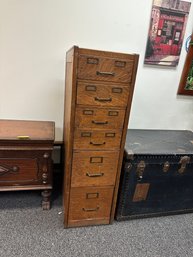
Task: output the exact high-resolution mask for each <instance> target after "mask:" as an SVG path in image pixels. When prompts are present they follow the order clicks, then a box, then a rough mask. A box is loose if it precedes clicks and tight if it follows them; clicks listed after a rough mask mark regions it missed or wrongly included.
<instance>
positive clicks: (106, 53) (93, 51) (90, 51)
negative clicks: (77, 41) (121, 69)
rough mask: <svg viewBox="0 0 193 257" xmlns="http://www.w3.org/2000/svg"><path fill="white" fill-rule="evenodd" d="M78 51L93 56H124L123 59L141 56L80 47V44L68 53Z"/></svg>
mask: <svg viewBox="0 0 193 257" xmlns="http://www.w3.org/2000/svg"><path fill="white" fill-rule="evenodd" d="M72 52H73V53H77V54H79V55H93V56H101V57H108V58H122V59H131V60H134V59H135V58H137V59H138V58H139V55H138V54H135V53H131V54H130V53H122V52H111V51H104V50H96V49H88V48H80V47H78V46H73V47H72V48H70V49H69V50H68V51H67V55H68V54H69V53H72Z"/></svg>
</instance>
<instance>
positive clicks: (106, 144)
mask: <svg viewBox="0 0 193 257" xmlns="http://www.w3.org/2000/svg"><path fill="white" fill-rule="evenodd" d="M120 142H121V131H120V130H109V131H107V130H79V129H75V132H74V149H95V150H98V149H119V148H120Z"/></svg>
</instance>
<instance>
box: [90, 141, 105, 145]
mask: <svg viewBox="0 0 193 257" xmlns="http://www.w3.org/2000/svg"><path fill="white" fill-rule="evenodd" d="M90 144H91V145H96V146H99V145H105V144H106V143H105V142H103V143H94V142H90Z"/></svg>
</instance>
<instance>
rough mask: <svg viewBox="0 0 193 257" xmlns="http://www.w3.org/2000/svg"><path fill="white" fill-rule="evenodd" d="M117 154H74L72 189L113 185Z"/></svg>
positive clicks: (107, 152) (89, 152) (90, 152)
mask: <svg viewBox="0 0 193 257" xmlns="http://www.w3.org/2000/svg"><path fill="white" fill-rule="evenodd" d="M118 159H119V152H109V151H105V152H104V151H100V152H93V151H86V152H83V151H82V152H74V153H73V163H72V179H71V185H72V187H79V186H102V185H109V186H110V185H114V184H115V179H116V174H117V165H118Z"/></svg>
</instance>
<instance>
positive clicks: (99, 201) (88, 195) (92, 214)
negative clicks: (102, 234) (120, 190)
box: [69, 187, 114, 223]
mask: <svg viewBox="0 0 193 257" xmlns="http://www.w3.org/2000/svg"><path fill="white" fill-rule="evenodd" d="M113 189H114V187H83V188H71V191H70V208H69V223H71V222H73V221H81V220H92V219H94V220H97V219H100V220H102V219H104V220H109V216H110V210H111V203H112V197H113Z"/></svg>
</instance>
